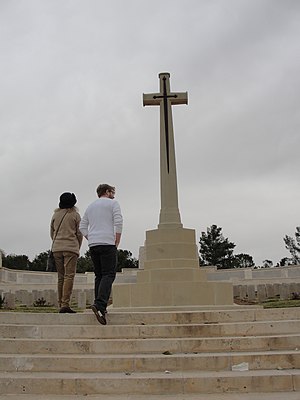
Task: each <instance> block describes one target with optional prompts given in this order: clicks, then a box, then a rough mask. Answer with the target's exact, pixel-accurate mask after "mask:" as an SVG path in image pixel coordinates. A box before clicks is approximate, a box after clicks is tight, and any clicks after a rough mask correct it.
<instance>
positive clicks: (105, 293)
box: [90, 245, 117, 314]
mask: <svg viewBox="0 0 300 400" xmlns="http://www.w3.org/2000/svg"><path fill="white" fill-rule="evenodd" d="M90 252H91V258H92V261H93V264H94V272H95V302H94V305H95V306H96V308H97V310H98V311H100V312H101V313H102V314H104V313H105V311H106V307H107V303H108V300H109V296H110V293H111V287H112V284H113V281H114V280H115V277H116V269H117V248H116V246H114V245H102V246H92V247H90Z"/></svg>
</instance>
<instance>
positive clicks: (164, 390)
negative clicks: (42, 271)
mask: <svg viewBox="0 0 300 400" xmlns="http://www.w3.org/2000/svg"><path fill="white" fill-rule="evenodd" d="M0 338H1V339H0V398H1V400H2V399H3V400H4V399H6V398H7V399H13V398H15V399H17V398H21V396H22V398H25V397H27V396H28V398H31V399H33V398H38V399H46V398H47V399H50V398H53V399H55V398H57V399H58V398H59V399H61V398H72V399H73V398H79V397H80V398H81V397H82V398H87V397H91V398H97V399H102V398H103V399H104V398H105V399H109V398H111V396H116V397H113V398H120V399H121V398H122V399H127V398H128V399H129V398H133V397H128V396H137V397H134V398H136V399H140V398H146V397H145V396H148V397H147V399H148V398H150V397H149V396H155V395H159V396H160V397H163V398H165V397H164V396H167V395H168V396H169V395H170V396H171V397H170V398H172V399H185V398H189V399H193V398H195V399H196V398H197V399H200V398H201V399H202V397H199V396H202V395H203V396H206V397H203V398H207V399H210V397H209V396H208V394H211V395H210V396H217V395H219V394H225V393H228V394H232V396H234V395H237V394H239V398H240V399H244V398H246V397H242V395H243V393H244V394H246V393H250V394H253V395H255V393H256V394H257V393H260V394H261V397H259V396H258V397H255V398H256V400H259V399H260V398H265V397H262V396H263V393H265V394H267V393H269V394H270V395H272V394H273V395H272V396H273V397H268V399H269V398H274V399H275V398H277V397H274V396H275V395H276V394H277V393H282V399H283V398H285V399H289V398H291V399H300V369H299V368H300V308H286V309H268V310H265V309H262V308H259V307H251V306H250V307H241V306H227V307H224V308H223V309H220V307H218V308H214V307H203V308H202V309H198V310H196V309H195V310H189V311H187V310H184V309H182V310H178V311H147V312H142V311H135V312H126V311H124V310H123V311H121V310H118V309H117V310H111V311H110V312H109V315H108V325H106V326H102V325H100V324H99V323H98V322H97V321H96V319H95V317H94V315H93V313H92V312H91V311H86V312H84V313H77V314H73V315H72V314H54V313H53V314H46V313H42V314H38V313H15V312H1V313H0ZM289 394H290V395H291V397H289ZM24 396H25V397H24ZM35 396H36V397H35ZM64 396H65V397H64ZM95 396H96V397H95ZM101 396H104V397H101ZM178 396H179V397H178ZM185 396H186V397H185ZM193 396H196V397H193ZM292 396H293V397H292ZM155 398H156V396H155ZM166 398H167V397H166ZM168 398H169V397H168ZM213 398H214V399H217V398H218V399H219V398H221V397H213ZM225 398H226V399H227V397H224V399H225ZM231 398H235V397H231ZM248 398H250V397H247V399H248ZM252 398H254V397H251V399H252ZM151 399H152V397H151ZM222 399H223V397H222Z"/></svg>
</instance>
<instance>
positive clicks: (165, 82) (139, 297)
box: [113, 73, 233, 309]
mask: <svg viewBox="0 0 300 400" xmlns="http://www.w3.org/2000/svg"><path fill="white" fill-rule="evenodd" d="M169 78H170V74H169V73H161V74H159V79H160V92H159V93H151V94H144V95H143V105H144V106H147V105H151V106H152V105H158V106H159V107H160V189H161V209H160V215H159V224H158V227H157V229H154V230H150V231H146V240H145V245H144V261H143V268H144V269H139V270H138V271H137V282H136V283H131V284H118V285H114V287H113V308H124V307H125V308H128V307H129V308H132V307H137V308H141V307H142V308H147V309H149V308H151V307H152V308H153V307H154V308H157V307H159V308H165V307H168V308H177V307H187V306H188V307H189V306H204V305H232V304H233V289H232V284H231V283H229V282H208V281H207V280H206V273H205V270H203V269H201V268H199V257H198V251H197V245H196V235H195V231H194V230H193V229H186V228H183V226H182V223H181V218H180V213H179V209H178V193H177V176H176V159H175V145H174V132H173V119H172V108H171V106H172V105H175V104H187V93H186V92H176V93H175V92H171V90H170V82H169ZM140 267H141V266H140Z"/></svg>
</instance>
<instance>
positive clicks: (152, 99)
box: [143, 93, 161, 106]
mask: <svg viewBox="0 0 300 400" xmlns="http://www.w3.org/2000/svg"><path fill="white" fill-rule="evenodd" d="M157 96H160V94H159V93H148V94H145V93H143V106H159V105H160V101H161V99H158V98H157Z"/></svg>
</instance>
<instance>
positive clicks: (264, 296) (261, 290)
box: [257, 285, 267, 302]
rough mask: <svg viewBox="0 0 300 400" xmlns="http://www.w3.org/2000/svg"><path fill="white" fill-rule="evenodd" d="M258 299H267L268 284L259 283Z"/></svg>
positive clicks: (260, 300)
mask: <svg viewBox="0 0 300 400" xmlns="http://www.w3.org/2000/svg"><path fill="white" fill-rule="evenodd" d="M257 299H258V301H259V302H263V301H265V300H266V299H267V293H266V285H257Z"/></svg>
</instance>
